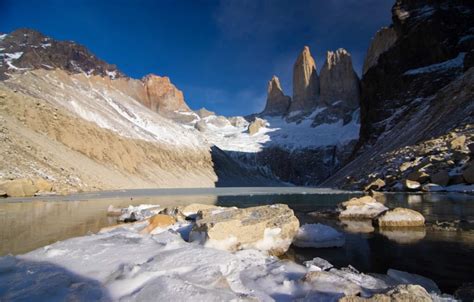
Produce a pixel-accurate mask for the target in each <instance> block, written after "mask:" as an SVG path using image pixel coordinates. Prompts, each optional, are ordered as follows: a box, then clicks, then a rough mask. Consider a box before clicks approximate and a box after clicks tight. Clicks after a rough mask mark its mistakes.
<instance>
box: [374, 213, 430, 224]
mask: <svg viewBox="0 0 474 302" xmlns="http://www.w3.org/2000/svg"><path fill="white" fill-rule="evenodd" d="M376 222H377V225H378V226H379V227H381V228H382V227H415V226H424V225H425V217H423V215H421V214H420V213H419V212H417V211H414V210H411V209H405V208H395V209H393V210H389V211H386V212H385V213H383V214H382V215H380V216H379V217H378V218H377V220H376Z"/></svg>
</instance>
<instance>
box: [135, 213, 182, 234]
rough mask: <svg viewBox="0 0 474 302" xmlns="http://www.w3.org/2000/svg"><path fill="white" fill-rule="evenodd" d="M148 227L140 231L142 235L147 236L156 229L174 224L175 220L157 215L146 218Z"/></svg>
mask: <svg viewBox="0 0 474 302" xmlns="http://www.w3.org/2000/svg"><path fill="white" fill-rule="evenodd" d="M148 223H149V224H148V225H147V226H146V227H145V228H144V229H143V230H142V231H141V233H142V234H149V233H151V232H153V230H154V229H156V228H165V227H168V226H170V225H173V224H175V223H176V218H174V217H172V216H169V215H164V214H157V215H154V216H152V217H150V218H148Z"/></svg>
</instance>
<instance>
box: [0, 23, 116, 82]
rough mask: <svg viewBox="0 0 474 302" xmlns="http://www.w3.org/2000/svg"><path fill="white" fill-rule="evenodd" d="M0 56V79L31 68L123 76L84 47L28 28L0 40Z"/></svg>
mask: <svg viewBox="0 0 474 302" xmlns="http://www.w3.org/2000/svg"><path fill="white" fill-rule="evenodd" d="M0 53H1V55H0V58H2V59H0V80H4V79H6V78H8V77H9V74H14V73H19V72H25V71H28V70H31V69H47V70H51V69H55V68H60V69H63V70H66V71H68V72H70V73H85V74H87V75H100V76H103V77H110V78H113V79H115V78H120V77H124V74H123V73H122V72H120V71H119V70H118V69H117V67H116V66H115V65H111V64H108V63H106V62H104V61H102V60H101V59H99V58H97V57H96V56H95V55H94V54H92V53H91V52H90V51H89V50H87V48H85V47H84V46H82V45H79V44H77V43H75V42H72V41H56V40H54V39H52V38H50V37H47V36H45V35H43V34H41V33H39V32H37V31H35V30H32V29H26V28H22V29H18V30H15V31H13V32H11V33H9V34H7V35H6V36H5V37H4V38H3V39H0ZM2 60H3V62H2ZM1 63H3V64H1Z"/></svg>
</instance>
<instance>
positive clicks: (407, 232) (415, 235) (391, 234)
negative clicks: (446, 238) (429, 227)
mask: <svg viewBox="0 0 474 302" xmlns="http://www.w3.org/2000/svg"><path fill="white" fill-rule="evenodd" d="M379 232H380V234H382V235H384V236H385V237H387V238H388V239H390V240H392V241H395V242H397V243H399V244H413V243H416V242H418V241H420V240H422V239H423V238H425V236H426V229H425V228H424V227H423V228H401V229H387V228H382V229H380V230H379Z"/></svg>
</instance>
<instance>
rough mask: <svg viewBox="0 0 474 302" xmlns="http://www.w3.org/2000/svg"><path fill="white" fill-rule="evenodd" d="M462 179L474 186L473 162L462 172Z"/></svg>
mask: <svg viewBox="0 0 474 302" xmlns="http://www.w3.org/2000/svg"><path fill="white" fill-rule="evenodd" d="M462 177H463V178H464V180H465V181H466V182H467V183H468V184H474V162H470V163H469V164H468V166H467V168H466V169H465V170H464V171H463V172H462Z"/></svg>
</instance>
